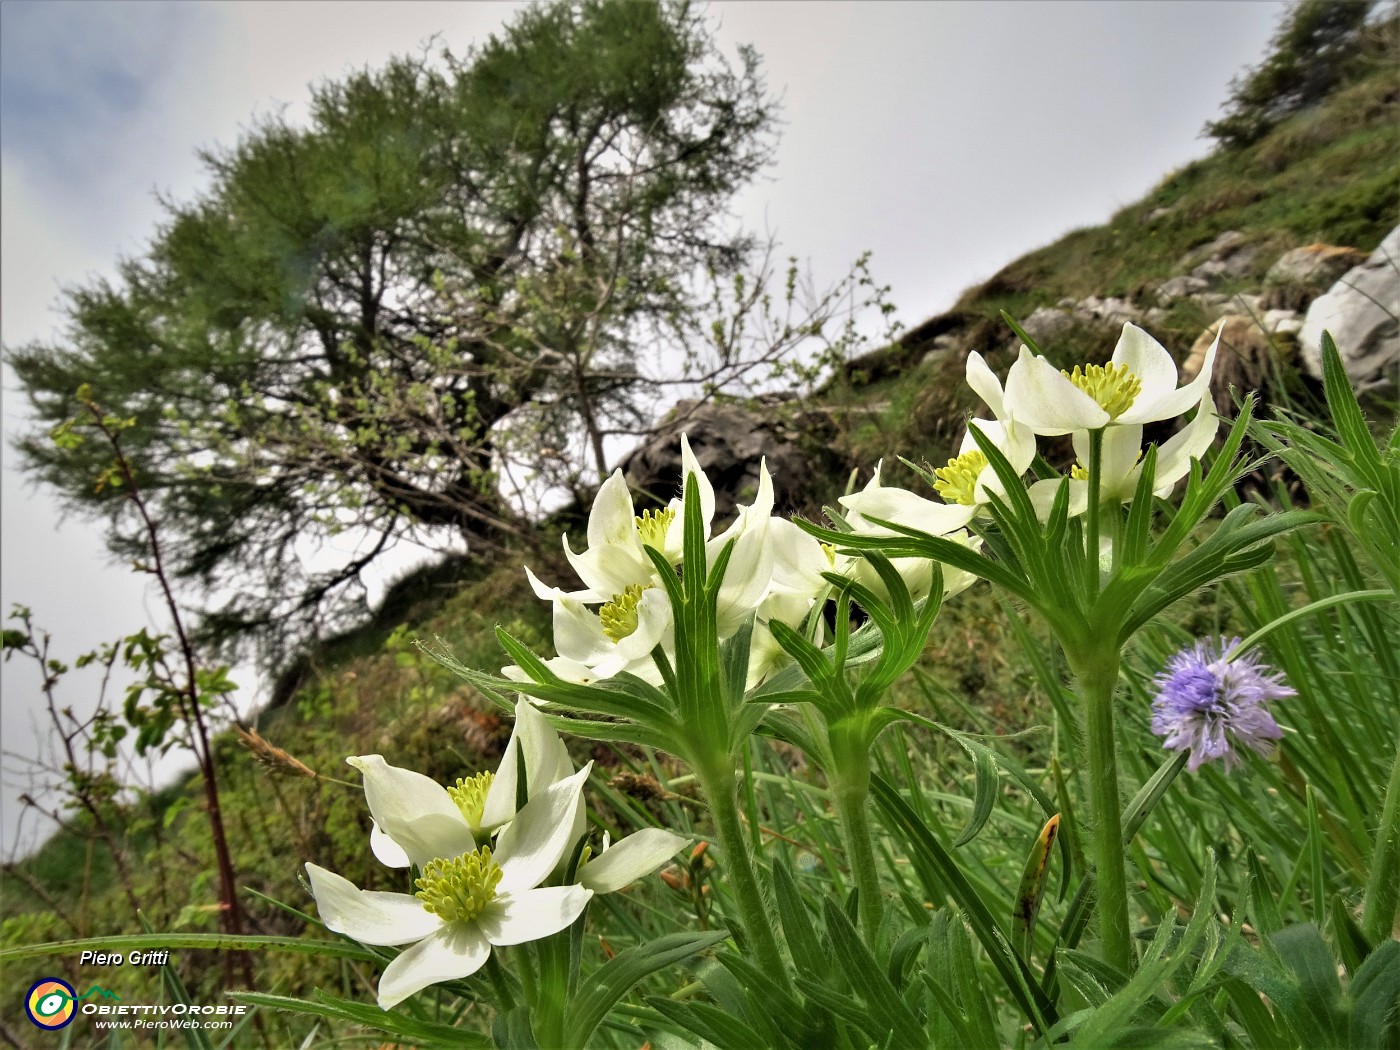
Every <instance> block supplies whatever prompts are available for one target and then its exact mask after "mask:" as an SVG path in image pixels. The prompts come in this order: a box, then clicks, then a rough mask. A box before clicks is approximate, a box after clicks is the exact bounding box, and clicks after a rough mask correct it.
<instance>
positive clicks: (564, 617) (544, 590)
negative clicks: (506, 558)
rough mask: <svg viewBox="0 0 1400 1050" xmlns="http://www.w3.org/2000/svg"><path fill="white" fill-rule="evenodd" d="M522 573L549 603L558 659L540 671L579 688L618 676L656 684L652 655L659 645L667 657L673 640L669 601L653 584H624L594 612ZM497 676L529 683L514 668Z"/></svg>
mask: <svg viewBox="0 0 1400 1050" xmlns="http://www.w3.org/2000/svg"><path fill="white" fill-rule="evenodd" d="M525 571H526V573H527V574H529V577H530V584H531V586H533V587H534V588H535V593H536V594H537V595H539V597H541V598H544V599H545V600H547V601H551V602H553V603H554V648H555V651H556V652H558V654H559V655H558V656H556V657H553V658H552V659H549V660H546V661H544V663H545V666H546V667H548V668H549V669H550V670H551V671H553V672H554V673H555V674H556V675H558V676H559V677H560V678H562V679H564V680H565V681H568V682H579V683H582V684H585V685H587V684H589V683H591V682H596V681H600V680H602V679H604V678H612V677H613V676H614V675H618V674H622V673H623V672H626V673H628V674H635V675H637V676H638V677H639V678H644V679H646V680H647V681H648V682H650V683H651V684H652V685H657V684H659V683H660V682H661V672H660V671H659V670H657V668H656V663H655V661H654V660H653V659H652V655H651V654H652V650H653V649H655V648H656V647H657V646H658V645H660V646H661V647H662V649H663V650H664V651H666V652H667V653H668V654H669V653H670V652H671V651H672V649H673V648H674V638H675V635H674V625H673V623H672V615H671V602H670V599H669V598H668V597H667V596H666V591H665V590H664V589H663V588H662V586H661V585H660V583H659V582H649V583H647V584H645V585H643V584H630V585H628V586H627V587H626V588H624V589H623V591H622V593H621V594H618V595H615V596H614V597H613V599H612V600H611V601H609V602H607V603H605V604H604V605H603V606H602V607H601V608H600V609H598V610H597V611H596V612H595V611H594V610H592V609H590V608H588V606H586V605H585V604H584V603H583V602H582V601H580V600H578V599H577V598H576V597H574V596H573V595H570V594H566V593H565V592H563V591H561V590H559V588H557V587H546V586H545V585H544V584H542V583H540V581H539V580H538V579H536V578H535V575H534V573H531V572H530V570H529V569H526V570H525ZM501 673H502V674H503V675H504V676H505V677H507V678H510V679H512V680H514V681H517V682H525V681H529V678H530V676H529V675H527V674H526V673H525V671H524V670H523V669H522V668H520V667H517V666H516V665H514V664H512V665H510V666H509V667H505V668H502V670H501Z"/></svg>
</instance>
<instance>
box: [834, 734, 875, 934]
mask: <svg viewBox="0 0 1400 1050" xmlns="http://www.w3.org/2000/svg"><path fill="white" fill-rule="evenodd" d="M853 717H854V716H853ZM829 741H830V747H831V769H830V770H829V777H830V781H831V792H832V794H833V795H834V796H835V798H836V813H837V816H838V817H839V818H840V820H841V831H842V833H843V835H844V837H845V839H846V856H847V859H848V860H849V861H850V865H851V875H852V876H853V877H854V878H855V883H856V889H857V890H859V891H860V924H861V927H862V928H863V929H864V930H865V937H866V940H867V941H869V942H870V943H871V944H874V943H875V938H876V937H877V936H878V935H879V932H880V923H881V921H882V920H883V918H884V909H885V902H884V897H883V895H882V894H881V891H880V873H879V869H878V868H877V867H876V866H875V846H874V841H873V839H872V837H871V834H870V746H869V743H868V742H867V740H866V733H865V732H864V727H863V726H846V725H841V724H838V725H836V726H833V727H832V728H831V730H830V735H829Z"/></svg>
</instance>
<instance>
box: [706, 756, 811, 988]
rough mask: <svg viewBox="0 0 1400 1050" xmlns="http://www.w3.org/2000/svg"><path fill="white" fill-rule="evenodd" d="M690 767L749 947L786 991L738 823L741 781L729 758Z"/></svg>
mask: <svg viewBox="0 0 1400 1050" xmlns="http://www.w3.org/2000/svg"><path fill="white" fill-rule="evenodd" d="M690 766H691V768H692V769H693V770H694V771H695V779H696V781H697V782H698V783H699V785H700V790H701V791H702V792H703V793H704V795H705V799H706V801H707V802H709V805H710V813H711V814H712V815H713V816H714V821H715V835H716V836H717V837H718V839H719V848H720V851H721V852H722V853H723V855H724V864H725V868H726V871H727V874H728V876H729V880H730V885H731V886H732V887H733V890H734V896H735V899H736V900H737V901H738V904H739V913H740V919H741V920H742V922H743V925H744V932H745V933H747V934H748V937H749V943H750V944H752V945H753V950H754V952H755V953H756V954H757V955H758V963H759V965H760V966H761V967H762V969H763V970H764V971H765V972H766V973H767V974H768V975H769V976H771V977H772V978H773V979H774V980H776V981H777V982H778V983H780V984H782V985H783V986H784V987H787V986H788V983H789V982H788V967H787V964H786V963H784V962H783V957H782V953H781V952H780V951H779V950H778V939H777V937H776V936H774V933H773V921H772V918H771V911H770V909H769V908H768V907H767V906H766V905H765V904H764V903H763V892H762V890H760V889H759V885H758V874H757V871H756V869H755V867H754V861H753V856H752V854H751V853H750V851H749V840H748V836H747V835H745V834H744V826H743V823H742V822H741V821H740V819H739V802H738V789H739V781H738V777H737V776H736V774H735V771H734V761H733V759H732V757H731V756H729V755H717V756H713V757H710V758H705V759H700V760H692V761H691V762H690Z"/></svg>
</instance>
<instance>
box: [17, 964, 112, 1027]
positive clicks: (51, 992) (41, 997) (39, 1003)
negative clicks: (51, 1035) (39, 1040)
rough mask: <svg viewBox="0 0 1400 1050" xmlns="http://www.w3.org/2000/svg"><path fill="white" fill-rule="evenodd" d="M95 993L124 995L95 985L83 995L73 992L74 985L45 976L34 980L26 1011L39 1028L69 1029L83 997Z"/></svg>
mask: <svg viewBox="0 0 1400 1050" xmlns="http://www.w3.org/2000/svg"><path fill="white" fill-rule="evenodd" d="M90 995H94V996H97V997H98V998H99V999H110V1000H112V1001H113V1002H114V1003H119V1002H121V996H119V995H117V993H116V992H110V991H108V990H107V989H106V988H99V987H98V986H97V985H93V986H92V987H91V988H89V989H88V990H87V991H85V992H84V993H83V994H82V995H78V994H77V993H76V992H74V991H73V986H72V985H71V984H69V983H68V982H67V981H65V980H62V979H60V978H58V977H45V978H43V979H41V980H38V981H35V982H34V985H33V987H31V988H30V989H29V994H28V995H27V996H25V999H24V1012H25V1013H26V1014H28V1015H29V1019H30V1020H31V1021H33V1022H34V1023H35V1024H36V1025H38V1026H39V1027H40V1028H47V1029H50V1030H57V1029H59V1028H66V1027H67V1026H68V1025H69V1024H71V1023H72V1021H73V1014H74V1013H75V1012H76V1011H75V1007H76V1005H77V1003H78V1001H79V1000H80V999H86V998H87V997H88V996H90Z"/></svg>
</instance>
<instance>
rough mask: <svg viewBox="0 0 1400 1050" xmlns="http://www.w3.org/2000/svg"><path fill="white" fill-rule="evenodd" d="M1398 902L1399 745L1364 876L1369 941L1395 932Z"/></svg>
mask: <svg viewBox="0 0 1400 1050" xmlns="http://www.w3.org/2000/svg"><path fill="white" fill-rule="evenodd" d="M1397 903H1400V746H1397V748H1396V750H1395V762H1394V764H1393V765H1392V766H1391V767H1390V782H1389V783H1388V784H1387V785H1386V789H1385V804H1384V807H1383V808H1382V810H1381V826H1380V827H1379V828H1378V829H1377V830H1376V849H1375V852H1374V853H1372V854H1371V874H1370V876H1369V877H1368V878H1367V879H1366V907H1365V909H1364V910H1363V912H1362V915H1361V932H1362V933H1364V934H1365V935H1366V939H1367V940H1369V941H1370V942H1371V943H1372V944H1380V943H1381V942H1382V941H1386V940H1388V939H1389V938H1390V937H1391V936H1392V935H1393V933H1394V931H1395V908H1396V904H1397Z"/></svg>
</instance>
